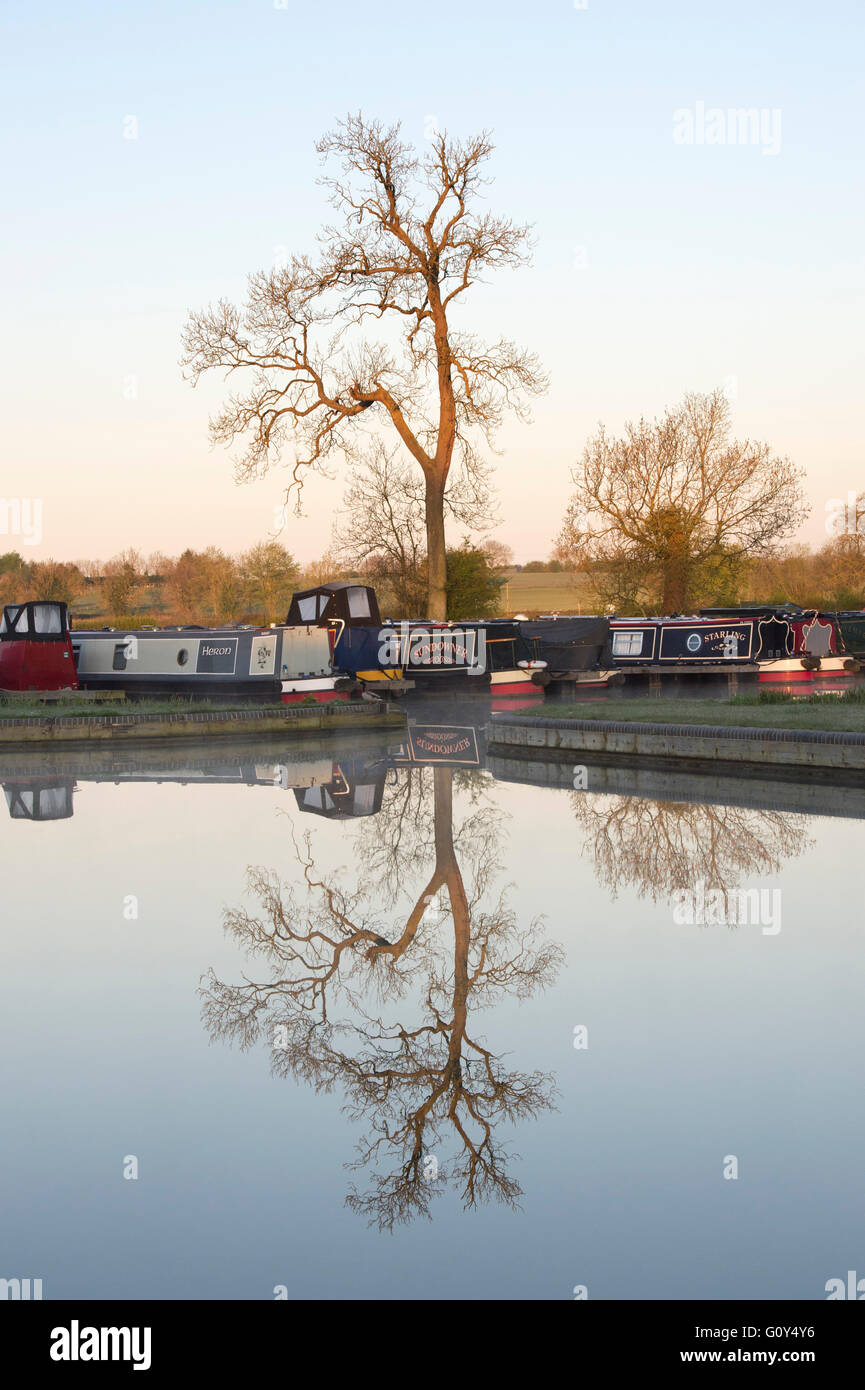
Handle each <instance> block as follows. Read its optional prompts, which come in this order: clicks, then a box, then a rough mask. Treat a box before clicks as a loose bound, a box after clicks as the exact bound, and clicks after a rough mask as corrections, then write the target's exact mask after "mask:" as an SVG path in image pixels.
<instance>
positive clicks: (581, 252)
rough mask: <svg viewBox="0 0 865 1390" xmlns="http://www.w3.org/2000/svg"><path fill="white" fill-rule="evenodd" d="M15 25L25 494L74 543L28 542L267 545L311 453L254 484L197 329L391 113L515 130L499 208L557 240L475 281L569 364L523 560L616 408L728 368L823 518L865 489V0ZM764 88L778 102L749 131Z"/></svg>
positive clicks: (300, 530) (522, 518)
mask: <svg viewBox="0 0 865 1390" xmlns="http://www.w3.org/2000/svg"><path fill="white" fill-rule="evenodd" d="M3 26H4V37H3V42H2V49H3V55H4V60H3V83H2V96H0V101H2V104H3V108H4V111H3V127H4V137H5V151H4V160H3V169H4V174H3V186H4V194H5V211H4V217H3V231H2V236H3V241H4V243H5V244H4V255H3V271H4V287H3V300H4V306H5V315H4V317H5V332H4V334H3V382H4V386H5V388H6V404H5V410H4V416H5V421H4V426H5V427H4V431H3V435H4V453H3V467H2V474H0V496H2V497H3V498H5V499H7V500H8V499H10V498H25V499H41V503H42V518H43V520H42V541H41V544H39V545H31V546H27V545H24V544H22V538H21V537H20V536H18V537H16V536H14V535H6V536H4V535H3V534H0V550H4V549H13V548H17V549H21V550H22V553H24V554H25V555H26V556H27V557H28V558H31V559H32V558H43V557H45V556H49V555H53V556H54V557H56V558H58V559H75V558H82V557H88V556H89V557H103V558H104V557H107V556H108V555H110V554H112V553H115V552H117V551H119V550H121V549H124V548H126V547H128V546H134V547H136V548H138V549H140V550H142V551H144V552H145V553H147V552H151V551H154V550H162V551H164V552H166V553H169V554H171V553H177V552H179V551H180V550H181V549H182V548H184V547H185V546H187V545H191V546H193V547H195V548H202V547H204V546H206V545H208V544H214V545H219V546H221V547H223V548H224V549H226V550H229V551H240V550H243V549H245V548H247V547H248V546H250V545H252V544H253V543H255V542H256V541H258V540H261V539H263V538H264V537H266V536H267V535H268V533H270V532H271V531H272V529H273V517H274V509H275V507H276V506H277V504H278V501H279V498H280V495H281V487H282V480H281V476H280V474H279V473H278V472H275V473H273V474H271V475H270V476H269V477H268V478H267V479H265V480H264V481H261V482H257V483H254V484H249V485H246V486H244V487H238V486H237V485H236V484H235V483H234V481H233V476H232V467H231V461H230V457H229V455H228V454H227V453H226V452H225V451H223V450H215V451H213V452H211V450H210V448H209V445H208V440H207V417H208V413H209V410H210V409H212V408H213V406H214V405H215V404H216V403H217V401H218V400H219V398H220V395H221V390H222V388H221V387H220V386H219V385H218V384H217V383H216V382H214V383H213V385H212V386H208V387H207V388H206V389H205V388H199V389H198V390H197V391H193V390H191V388H190V387H189V386H188V385H186V384H185V383H184V382H183V380H182V378H181V373H180V369H179V367H178V365H177V359H178V356H179V352H180V333H181V328H182V325H183V323H184V321H185V318H186V315H187V312H188V310H189V309H190V308H193V307H202V306H203V305H205V304H206V303H207V302H208V301H210V300H212V299H216V298H217V297H219V296H220V295H228V296H229V297H231V298H239V297H240V296H241V295H242V293H243V288H244V279H245V276H246V274H247V272H249V271H252V270H254V269H257V268H260V267H262V266H265V265H269V264H271V263H272V261H273V259H274V256H276V255H279V254H280V252H281V251H282V252H284V251H290V252H293V251H297V252H303V251H307V250H309V251H312V250H313V249H314V235H315V232H316V229H317V227H318V226H319V225H320V224H321V223H322V222H323V221H324V220H326V218H327V217H328V216H329V209H328V208H327V205H326V201H325V193H324V190H323V189H322V188H320V187H317V186H316V182H315V181H316V178H317V177H318V175H319V172H320V169H319V163H318V158H317V156H316V154H315V151H314V143H315V141H316V139H317V138H318V137H319V136H320V135H321V134H322V133H324V131H326V130H327V129H329V128H330V127H331V126H332V124H333V122H334V121H335V119H337V118H338V117H340V116H342V115H344V114H345V113H346V112H347V111H349V110H352V111H356V110H357V109H362V110H363V112H364V114H366V115H367V116H377V117H379V118H381V119H382V120H385V121H387V122H391V121H394V120H401V121H402V122H403V129H404V134H405V135H406V136H407V137H408V138H410V139H413V140H415V141H416V142H418V143H419V144H421V145H422V144H423V141H424V138H425V130H427V129H428V128H429V126H430V123H431V122H436V123H437V124H438V125H439V126H440V127H444V128H447V129H448V130H450V131H452V132H453V133H456V134H460V135H467V134H471V133H473V132H475V131H477V130H479V129H481V128H490V129H492V131H493V132H494V137H495V141H496V144H497V151H496V154H495V156H494V161H493V164H492V166H491V173H492V174H493V176H494V178H495V183H494V185H493V187H492V188H491V189H490V190H489V194H488V196H489V199H490V203H491V206H493V207H494V208H495V209H496V210H498V211H501V212H503V213H506V214H509V215H511V216H513V217H514V218H515V219H517V220H526V221H530V222H533V223H534V224H535V231H536V236H537V239H538V246H537V250H536V254H535V264H534V267H533V268H532V269H530V270H526V271H523V272H520V273H519V274H511V275H507V276H502V277H500V278H498V279H497V280H495V281H494V282H492V283H491V284H490V285H489V287H485V288H483V289H482V290H480V292H477V291H476V292H475V301H474V306H473V307H470V316H471V317H472V318H473V323H474V325H475V326H476V327H477V329H478V331H480V332H482V333H484V334H486V335H488V336H498V335H499V334H505V335H507V336H510V337H514V338H516V340H517V341H518V342H521V343H523V344H525V345H526V346H528V347H531V348H533V349H534V350H536V351H537V352H538V353H539V354H540V356H541V358H542V360H543V362H544V365H545V367H546V368H547V370H548V371H549V373H550V375H551V389H550V391H549V394H548V395H547V396H546V397H545V398H543V399H542V400H541V401H540V402H539V403H538V404H537V407H536V409H535V420H534V423H533V424H532V425H530V426H525V425H521V424H518V423H512V424H510V425H509V426H508V427H507V428H506V429H505V431H504V432H503V434H502V436H501V441H500V442H501V445H502V447H503V448H504V453H503V455H502V456H501V457H500V458H498V459H497V460H496V476H497V481H498V485H499V490H500V510H501V512H502V514H503V524H502V526H501V527H500V529H499V531H498V532H497V535H498V537H499V538H500V539H501V540H503V541H505V542H507V543H508V544H510V545H511V546H512V547H513V549H514V551H515V553H516V556H517V559H518V560H523V561H524V560H528V559H532V558H544V557H545V556H546V555H547V554H548V553H549V550H550V546H551V544H552V541H553V539H554V537H555V534H556V532H557V531H558V528H559V524H560V521H561V517H562V514H563V511H564V508H565V505H566V501H567V497H568V492H569V476H568V475H569V469H570V467H571V466H572V465H573V464H574V462H575V461H576V459H577V458H578V457H579V455H580V453H581V451H582V448H583V445H584V443H585V440H586V438H587V436H588V434H589V433H591V432H592V431H593V430H594V428H595V426H596V425H597V423H598V421H600V420H603V421H604V422H605V423H606V425H607V426H608V427H609V428H610V429H612V430H617V429H619V428H620V427H621V426H622V424H623V422H624V421H625V420H627V419H629V418H635V417H637V416H639V415H640V414H645V415H647V416H653V415H656V414H659V413H661V412H662V411H663V409H664V408H665V406H667V405H670V404H673V403H674V402H675V401H676V400H677V399H679V398H680V397H681V396H682V395H683V394H684V392H685V391H688V390H707V389H710V388H711V387H713V386H716V385H726V386H727V388H728V390H729V391H730V393H731V395H732V396H733V415H734V424H735V429H736V433H737V434H738V435H740V436H746V435H750V436H751V437H756V438H762V439H766V440H768V441H769V442H770V443H771V444H772V446H773V447H774V448H775V449H776V451H777V452H779V453H782V454H788V455H789V456H790V457H791V458H792V459H794V460H795V461H796V462H797V463H799V464H801V465H803V466H804V467H805V468H806V469H807V471H808V492H809V497H810V500H811V502H812V503H813V506H814V513H813V515H812V519H811V521H810V523H809V524H808V526H806V528H805V530H804V532H803V533H802V534H803V538H805V539H807V540H809V541H813V542H821V541H822V540H823V539H824V538H825V528H824V516H825V505H826V503H827V501H828V500H829V499H830V498H832V497H836V496H845V495H846V494H847V492H848V491H849V490H856V489H861V488H863V487H865V464H863V458H865V452H863V433H865V431H863V425H862V421H861V407H860V402H861V396H862V376H863V362H862V355H863V354H862V338H863V333H862V322H861V318H862V309H863V302H865V299H863V291H865V264H863V248H865V236H863V191H862V190H863V181H862V154H861V147H862V124H863V76H862V72H863V62H862V54H863V44H862V40H863V27H865V26H863V22H862V6H861V4H860V3H856V2H855V0H828V2H827V3H823V4H822V5H819V6H817V5H813V4H805V3H802V2H801V0H793V3H790V0H787V3H781V0H764V2H763V3H759V2H758V0H747V2H746V0H725V3H723V4H708V3H698V2H697V0H658V2H657V3H654V4H646V3H645V0H619V2H618V3H616V2H615V0H588V5H587V6H586V7H585V8H577V7H576V6H575V5H574V3H573V0H552V2H551V0H540V3H537V4H534V5H526V4H517V3H515V0H495V3H490V0H474V2H473V3H472V4H468V5H467V4H465V3H464V0H461V3H455V0H440V2H439V3H438V4H437V5H432V6H415V5H409V4H406V3H404V0H403V3H395V0H368V2H367V3H365V4H363V5H359V4H357V3H356V0H354V3H347V0H330V3H328V4H326V5H318V6H314V5H309V4H302V3H299V0H284V4H283V0H277V2H276V4H274V0H211V2H210V3H197V4H194V3H189V0H137V3H135V4H130V3H126V4H118V3H116V0H113V2H112V3H110V4H109V3H105V2H104V0H79V3H78V4H76V5H74V6H73V5H70V4H68V3H58V0H47V3H39V4H33V3H32V0H30V3H23V0H6V4H5V7H4V19H3ZM740 107H741V108H755V109H756V110H757V112H758V113H760V118H759V119H758V123H757V125H756V127H755V129H754V131H753V132H751V133H749V135H748V139H746V140H742V139H741V138H740V133H739V130H738V126H737V124H736V121H735V118H728V117H727V114H726V113H727V112H728V111H730V110H731V109H733V108H740ZM719 109H720V110H719ZM683 112H684V113H686V115H685V116H683V115H682V113H683ZM676 113H678V115H677V114H676ZM713 113H715V114H713ZM130 118H132V120H130ZM689 126H690V131H691V140H692V143H682V142H681V137H682V135H683V132H684V135H685V136H687V134H688V129H689ZM719 131H720V134H721V135H723V136H724V143H723V144H720V143H718V142H717V137H718V132H719ZM677 132H678V135H679V137H680V139H679V140H677V139H676V138H674V136H675V134H676V133H677ZM130 133H131V134H135V135H137V138H134V139H130V138H125V137H126V136H128V135H129V134H130ZM467 318H468V316H467ZM343 487H344V472H343V473H342V474H341V475H339V476H337V478H336V479H335V480H334V481H326V480H316V481H313V482H311V483H310V484H308V486H307V490H306V501H305V510H306V512H307V516H306V518H305V519H303V520H300V521H298V520H294V519H292V520H291V521H290V522H289V524H288V526H287V528H286V530H285V532H284V533H283V537H282V538H283V540H284V542H285V543H286V544H287V545H288V547H289V549H291V550H292V551H293V552H294V553H295V554H296V555H297V556H298V557H299V558H300V559H302V560H309V559H312V558H315V557H317V556H318V555H319V554H320V553H321V551H322V550H323V549H324V548H325V547H326V546H327V544H328V541H329V538H330V531H331V524H332V519H333V513H334V510H335V509H336V508H337V507H338V506H339V503H340V500H341V497H342V492H343ZM453 538H454V539H458V537H457V536H456V535H455V536H454V537H453Z"/></svg>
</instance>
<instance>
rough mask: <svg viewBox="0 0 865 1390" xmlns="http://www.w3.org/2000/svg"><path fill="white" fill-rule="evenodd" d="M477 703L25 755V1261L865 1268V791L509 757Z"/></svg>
mask: <svg viewBox="0 0 865 1390" xmlns="http://www.w3.org/2000/svg"><path fill="white" fill-rule="evenodd" d="M486 714H487V711H486V710H485V709H484V707H483V706H477V705H475V706H473V707H471V708H468V709H461V708H458V707H457V706H439V707H438V709H432V710H431V711H429V712H428V717H426V718H424V719H420V718H416V722H415V723H414V725H413V726H412V728H411V729H410V730H409V731H408V732H407V733H406V735H405V736H403V735H401V734H397V735H390V736H388V737H382V736H380V735H367V736H361V735H358V736H356V737H355V738H354V739H353V740H352V741H341V742H339V743H335V742H327V743H325V742H319V743H317V744H316V743H309V744H305V745H296V744H295V745H289V744H287V743H282V744H279V743H275V744H271V745H262V744H253V745H250V746H244V745H238V746H237V747H233V748H231V749H228V748H227V747H224V746H223V747H219V746H215V745H212V744H211V745H195V746H189V747H188V748H185V749H184V750H182V751H181V750H177V749H172V750H170V751H159V750H155V749H146V750H142V751H141V752H140V753H135V752H133V751H131V750H123V752H118V753H111V752H106V751H95V752H92V753H86V752H74V753H69V754H64V755H60V754H55V755H53V756H52V757H48V756H41V755H25V754H23V753H21V754H14V755H12V754H4V755H3V762H2V766H0V775H2V781H3V786H4V791H5V811H3V816H2V824H0V838H2V847H3V848H2V854H3V866H4V871H3V897H2V906H3V925H2V936H3V946H4V950H3V959H4V969H3V974H2V985H0V989H2V1004H0V1020H2V1022H0V1027H2V1053H0V1056H2V1071H3V1097H4V1100H3V1119H4V1123H3V1142H2V1157H0V1266H2V1267H0V1277H4V1278H16V1277H17V1278H30V1279H37V1278H38V1279H41V1280H42V1283H43V1297H45V1298H105V1297H109V1298H122V1299H129V1298H168V1299H184V1298H229V1299H272V1298H274V1297H287V1298H289V1299H303V1298H310V1297H312V1298H336V1299H342V1298H354V1297H364V1298H376V1299H394V1298H409V1299H413V1298H433V1299H435V1298H459V1299H473V1298H496V1299H502V1298H506V1299H536V1298H544V1299H572V1298H574V1297H575V1296H577V1297H581V1296H588V1298H590V1299H597V1298H603V1299H645V1298H649V1299H683V1298H698V1299H716V1298H718V1299H763V1298H766V1299H768V1298H784V1299H821V1298H825V1297H826V1292H825V1287H826V1284H827V1281H829V1280H830V1279H833V1278H842V1279H846V1275H847V1271H848V1270H850V1269H858V1270H860V1271H861V1272H862V1273H863V1274H865V1264H863V1261H865V1208H863V1203H862V1171H863V1161H865V1124H863V1114H862V1104H861V1067H862V1060H863V1056H865V1013H863V1009H862V998H863V985H865V970H863V915H862V903H863V889H862V885H863V876H862V866H863V863H865V792H863V790H862V789H859V788H855V787H846V788H839V787H837V786H833V785H832V784H831V782H820V781H818V780H814V779H811V780H810V781H809V782H807V783H796V782H791V781H784V780H783V779H779V780H775V781H772V780H767V779H766V778H761V779H756V780H755V779H749V778H747V777H742V776H741V774H736V776H734V777H731V778H724V777H719V776H717V775H715V774H712V773H711V772H708V773H702V774H696V773H684V774H683V773H681V772H677V771H676V770H675V769H670V768H663V767H661V768H651V769H646V768H628V767H625V766H623V765H621V764H615V765H612V766H597V765H591V764H590V765H587V766H580V767H576V768H574V767H572V766H570V765H555V766H552V765H549V764H544V763H540V762H532V761H518V760H508V759H503V758H498V757H496V756H495V755H494V754H493V753H490V752H488V750H487V748H486V746H485V739H484V723H485V717H486ZM0 809H2V803H0ZM755 890H756V891H755ZM575 1291H576V1292H575Z"/></svg>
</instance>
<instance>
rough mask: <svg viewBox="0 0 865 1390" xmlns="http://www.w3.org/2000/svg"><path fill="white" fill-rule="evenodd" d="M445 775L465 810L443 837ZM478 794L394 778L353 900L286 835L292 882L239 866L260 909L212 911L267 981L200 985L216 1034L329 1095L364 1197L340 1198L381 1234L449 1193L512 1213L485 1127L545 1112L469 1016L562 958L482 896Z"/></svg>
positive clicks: (471, 785)
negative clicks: (495, 1202) (268, 1056)
mask: <svg viewBox="0 0 865 1390" xmlns="http://www.w3.org/2000/svg"><path fill="white" fill-rule="evenodd" d="M455 778H457V779H458V780H459V782H460V783H461V784H462V787H463V788H464V790H465V791H466V792H467V793H468V796H467V800H468V801H469V804H470V810H469V813H468V815H467V816H466V818H465V820H464V821H463V823H462V824H461V825H460V826H459V828H458V829H457V830H455V828H454V810H453V792H454V779H455ZM484 781H485V775H484V774H479V773H471V772H469V773H464V772H462V771H458V772H456V773H455V772H454V771H453V770H452V769H451V768H448V767H435V768H433V769H429V768H408V769H406V770H405V771H404V772H403V773H402V774H401V775H399V776H398V778H397V780H396V781H395V783H394V784H393V785H392V786H391V787H389V788H388V789H387V791H386V794H385V798H384V802H383V806H382V811H381V812H380V814H379V815H377V816H375V817H371V818H370V819H369V821H367V822H365V823H364V824H363V828H362V830H361V832H360V836H359V840H358V849H359V854H358V861H359V864H360V866H361V867H360V870H359V876H358V880H357V881H356V882H355V883H353V885H351V886H349V884H348V882H347V879H346V876H345V873H344V871H343V872H341V873H340V875H339V876H337V875H325V874H319V873H318V872H317V870H316V865H315V860H314V854H313V847H312V840H311V837H310V836H309V835H306V836H305V837H304V838H303V839H302V840H300V841H299V840H298V839H297V838H295V837H294V836H293V843H294V849H295V853H296V855H297V859H298V864H299V866H300V870H301V874H300V877H299V879H298V881H297V882H296V883H287V882H284V881H281V880H280V879H279V877H278V876H277V875H276V874H274V873H272V872H269V871H268V870H266V869H262V868H255V869H251V870H250V871H249V874H248V881H249V888H250V891H251V894H252V896H253V897H254V898H255V899H256V900H257V910H256V911H254V912H248V911H246V910H244V909H235V910H229V911H226V913H225V926H226V929H227V930H228V931H229V932H230V933H231V934H232V935H233V936H234V937H235V938H236V939H237V941H238V942H239V943H240V944H241V945H242V946H243V948H244V950H245V951H246V952H247V953H248V955H249V956H250V957H251V958H253V959H255V960H258V961H259V962H260V963H261V965H262V966H263V967H266V971H267V978H265V979H263V980H253V979H250V978H245V979H244V981H243V983H242V984H228V983H226V982H224V981H221V980H219V979H217V978H216V976H215V975H214V974H213V972H212V971H211V972H210V973H209V975H208V976H207V977H206V979H205V982H204V985H203V988H202V995H203V1001H204V1004H203V1012H204V1018H205V1023H206V1026H207V1029H208V1031H209V1033H210V1035H211V1037H212V1038H214V1039H215V1038H221V1039H224V1040H227V1041H230V1042H236V1043H238V1044H239V1045H240V1046H241V1047H249V1046H251V1045H252V1044H253V1043H255V1042H257V1041H258V1040H260V1039H263V1038H267V1039H268V1040H269V1041H270V1042H271V1045H272V1049H273V1051H272V1066H273V1070H274V1073H275V1074H277V1075H282V1076H289V1075H290V1076H295V1077H298V1078H301V1079H303V1080H304V1081H306V1082H308V1083H309V1084H310V1085H312V1086H314V1087H315V1088H316V1090H321V1091H330V1090H331V1089H332V1088H334V1087H336V1086H339V1087H340V1088H342V1090H343V1092H344V1094H345V1097H346V1109H347V1111H348V1112H349V1114H350V1115H351V1116H352V1118H353V1119H355V1120H357V1121H359V1122H362V1123H363V1124H364V1127H365V1128H364V1137H363V1138H362V1140H361V1142H360V1144H359V1145H358V1158H357V1160H356V1161H355V1162H354V1163H353V1164H351V1165H350V1166H351V1167H352V1168H353V1169H354V1170H363V1171H365V1172H366V1174H367V1178H366V1183H367V1186H366V1188H365V1190H363V1191H360V1190H358V1189H357V1188H356V1187H353V1188H352V1190H351V1192H350V1195H349V1196H348V1198H347V1201H348V1204H349V1206H351V1207H352V1208H353V1209H354V1210H355V1211H357V1212H360V1213H362V1214H363V1215H365V1216H366V1217H368V1219H369V1220H370V1222H372V1223H375V1224H377V1225H378V1226H379V1227H380V1228H382V1229H392V1228H393V1226H394V1225H395V1224H397V1223H399V1222H405V1221H409V1220H411V1219H412V1218H413V1217H414V1216H416V1215H419V1214H420V1215H424V1216H427V1217H428V1216H429V1215H430V1205H431V1201H432V1199H433V1198H434V1197H435V1196H437V1195H439V1194H440V1193H441V1192H442V1191H444V1190H445V1189H446V1188H447V1187H448V1186H450V1187H452V1188H455V1189H457V1190H458V1191H459V1193H460V1195H461V1199H462V1202H463V1204H464V1206H466V1207H473V1206H474V1205H475V1204H476V1203H478V1202H481V1201H484V1200H488V1199H490V1198H493V1197H495V1198H497V1199H499V1200H501V1201H503V1202H505V1203H507V1204H509V1205H514V1204H515V1203H516V1201H517V1199H518V1197H519V1196H520V1194H521V1188H520V1186H519V1184H518V1182H517V1181H516V1179H515V1178H514V1177H513V1176H512V1174H511V1173H510V1172H509V1161H510V1159H511V1158H512V1157H513V1155H509V1154H508V1152H507V1149H506V1147H505V1146H504V1144H503V1142H502V1140H501V1138H500V1136H499V1134H498V1130H499V1128H500V1126H501V1125H502V1123H503V1122H504V1121H510V1122H512V1123H517V1122H520V1121H525V1120H527V1119H529V1118H532V1117H534V1116H535V1115H537V1114H538V1113H539V1112H541V1111H543V1110H544V1109H548V1108H549V1107H550V1106H551V1104H552V1096H553V1084H552V1078H551V1077H550V1076H549V1075H548V1074H545V1073H542V1072H540V1071H534V1072H520V1071H516V1070H512V1069H510V1068H509V1067H507V1066H506V1065H505V1064H504V1061H503V1059H502V1057H501V1056H497V1055H496V1054H495V1053H494V1052H492V1051H491V1050H490V1048H489V1047H487V1046H485V1044H484V1042H483V1041H482V1039H481V1037H479V1036H478V1034H477V1033H476V1031H475V1029H474V1027H473V1026H472V1016H473V1014H475V1013H476V1012H477V1011H478V1010H479V1009H480V1008H482V1007H488V1006H490V1005H492V1004H495V1003H496V1002H497V1001H500V1000H501V999H502V998H503V997H504V996H506V995H515V996H516V997H518V998H521V999H525V998H528V997H529V996H530V995H531V994H533V993H534V992H535V991H536V990H538V989H541V988H544V987H546V986H547V985H549V984H550V983H551V982H552V980H553V978H554V977H555V973H556V970H557V968H558V965H559V963H560V960H561V951H560V948H559V947H557V946H555V945H553V944H551V943H549V942H547V941H545V940H544V939H543V937H542V934H541V929H540V923H539V921H537V920H536V921H533V922H531V923H529V924H528V926H525V927H521V926H520V924H519V923H518V921H517V919H516V916H515V914H514V912H513V911H512V910H511V909H510V908H509V907H508V905H507V902H506V894H507V890H503V891H500V892H498V894H496V893H495V891H494V880H495V878H496V877H497V875H498V873H499V872H500V868H501V865H500V863H499V859H498V854H497V848H498V839H499V829H500V818H499V817H498V816H497V814H496V812H495V811H494V810H493V809H492V808H491V807H490V806H489V805H487V804H485V797H484V793H483V785H484ZM412 879H414V880H415V888H414V889H413V891H412V896H411V899H410V900H409V902H408V912H407V915H406V913H405V911H404V910H403V911H402V912H400V911H399V899H400V896H401V895H402V894H404V891H405V890H404V884H405V883H406V882H407V881H408V882H410V881H411V880H412ZM418 883H419V885H420V886H418ZM400 1018H404V1019H405V1021H400Z"/></svg>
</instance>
